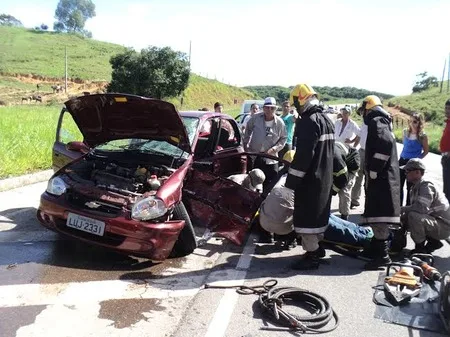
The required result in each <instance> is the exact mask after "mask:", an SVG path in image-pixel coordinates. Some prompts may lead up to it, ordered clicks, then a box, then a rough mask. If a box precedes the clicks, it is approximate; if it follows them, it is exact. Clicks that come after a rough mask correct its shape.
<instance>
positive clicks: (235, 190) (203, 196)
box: [183, 170, 262, 245]
mask: <svg viewBox="0 0 450 337" xmlns="http://www.w3.org/2000/svg"><path fill="white" fill-rule="evenodd" d="M189 175H190V176H189V179H187V181H186V183H185V186H184V188H183V192H184V196H183V199H184V200H185V203H186V205H187V207H188V210H189V212H190V215H191V217H192V218H193V220H194V222H196V223H197V224H199V225H200V226H204V227H206V228H208V229H210V230H211V231H213V232H214V233H216V234H218V235H220V236H223V237H225V238H227V239H229V240H230V241H232V242H234V243H236V244H238V245H241V244H242V243H243V240H244V237H245V234H246V232H247V231H248V229H249V226H250V223H251V220H252V218H253V216H254V214H255V213H256V211H257V210H258V208H259V206H260V205H261V202H262V197H261V196H260V194H259V193H257V192H253V191H250V190H247V189H245V188H243V187H242V186H240V185H239V184H236V183H235V182H233V181H231V180H228V179H226V178H221V177H218V176H215V175H214V174H212V173H208V172H200V171H197V170H192V171H191V172H190V173H189Z"/></svg>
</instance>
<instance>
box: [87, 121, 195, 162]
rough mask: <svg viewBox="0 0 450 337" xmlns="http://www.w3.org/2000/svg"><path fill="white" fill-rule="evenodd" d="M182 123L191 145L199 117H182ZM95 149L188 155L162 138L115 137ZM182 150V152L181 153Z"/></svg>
mask: <svg viewBox="0 0 450 337" xmlns="http://www.w3.org/2000/svg"><path fill="white" fill-rule="evenodd" d="M182 120H183V124H184V126H185V127H186V131H187V134H188V138H189V143H190V144H191V145H192V142H193V141H194V137H195V135H196V133H197V127H198V123H199V119H198V118H195V117H182ZM94 150H96V151H102V152H110V151H114V152H116V151H137V152H142V153H149V154H159V155H168V156H174V157H180V156H181V157H182V158H186V157H187V156H188V154H187V153H185V152H184V151H183V150H181V149H180V148H179V147H177V146H175V145H172V144H170V143H168V142H166V141H164V140H153V139H140V138H125V139H115V140H111V141H109V142H106V143H103V144H100V145H98V146H97V147H95V149H94ZM183 152H184V153H183Z"/></svg>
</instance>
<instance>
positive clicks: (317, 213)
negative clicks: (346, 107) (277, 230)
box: [286, 84, 334, 270]
mask: <svg viewBox="0 0 450 337" xmlns="http://www.w3.org/2000/svg"><path fill="white" fill-rule="evenodd" d="M290 103H291V105H294V106H295V107H296V109H297V112H298V113H299V114H300V116H301V118H299V119H297V122H296V125H295V135H294V137H296V138H297V143H296V152H295V156H294V159H293V161H292V164H291V166H290V168H289V171H288V176H287V178H286V187H287V188H290V189H292V190H294V215H293V222H294V227H295V232H296V233H297V234H299V235H300V236H301V238H302V247H303V249H304V250H305V251H306V252H305V254H303V255H302V256H301V258H300V259H299V261H298V262H297V263H296V264H295V265H293V266H292V268H293V269H297V270H306V269H317V268H318V267H319V262H320V261H319V260H320V258H322V257H324V254H323V250H321V249H320V247H319V242H320V241H321V240H322V239H323V236H324V232H325V230H326V229H327V226H328V218H329V216H330V206H331V188H332V185H333V153H334V125H333V123H332V122H331V121H330V119H329V118H328V117H327V116H326V114H325V112H324V110H323V108H322V107H321V106H320V105H319V99H318V97H317V93H316V91H315V90H314V89H313V88H312V87H311V86H309V85H308V84H298V85H297V86H295V88H294V89H292V91H291V94H290Z"/></svg>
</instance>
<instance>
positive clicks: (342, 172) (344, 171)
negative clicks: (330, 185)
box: [333, 166, 347, 177]
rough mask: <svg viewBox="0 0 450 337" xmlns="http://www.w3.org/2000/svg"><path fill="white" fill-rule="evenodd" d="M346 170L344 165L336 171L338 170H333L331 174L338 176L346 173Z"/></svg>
mask: <svg viewBox="0 0 450 337" xmlns="http://www.w3.org/2000/svg"><path fill="white" fill-rule="evenodd" d="M346 172H347V166H345V167H344V168H343V169H342V170H340V171H338V172H333V175H334V176H335V177H339V176H341V175H343V174H344V173H346Z"/></svg>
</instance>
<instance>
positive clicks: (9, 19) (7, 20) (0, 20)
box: [0, 14, 23, 27]
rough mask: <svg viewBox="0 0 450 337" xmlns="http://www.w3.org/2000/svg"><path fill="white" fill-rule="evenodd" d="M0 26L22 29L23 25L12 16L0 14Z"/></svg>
mask: <svg viewBox="0 0 450 337" xmlns="http://www.w3.org/2000/svg"><path fill="white" fill-rule="evenodd" d="M0 26H14V27H23V24H22V22H20V20H17V19H16V18H15V17H14V16H12V15H9V14H0Z"/></svg>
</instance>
